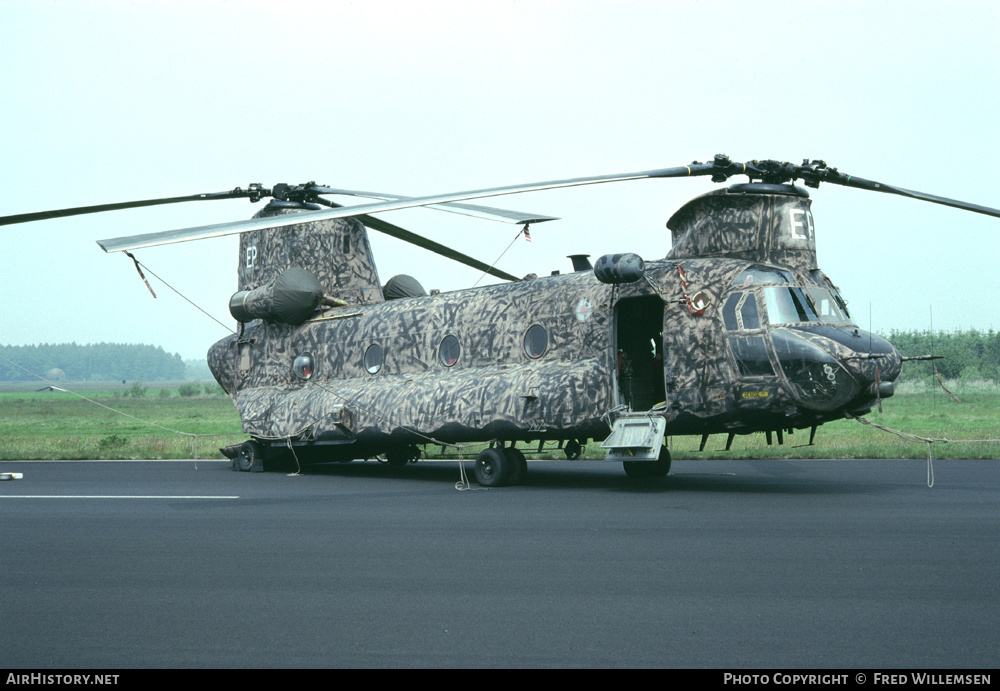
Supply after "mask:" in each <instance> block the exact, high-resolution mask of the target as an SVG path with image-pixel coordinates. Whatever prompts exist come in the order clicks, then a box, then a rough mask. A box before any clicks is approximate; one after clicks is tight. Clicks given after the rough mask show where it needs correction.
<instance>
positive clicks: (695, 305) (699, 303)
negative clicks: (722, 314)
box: [689, 290, 712, 315]
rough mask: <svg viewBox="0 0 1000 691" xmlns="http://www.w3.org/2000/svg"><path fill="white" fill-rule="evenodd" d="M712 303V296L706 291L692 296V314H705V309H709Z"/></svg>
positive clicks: (700, 291)
mask: <svg viewBox="0 0 1000 691" xmlns="http://www.w3.org/2000/svg"><path fill="white" fill-rule="evenodd" d="M710 302H712V296H711V295H709V294H708V293H706V292H705V291H704V290H699V291H698V292H697V293H695V294H694V295H692V296H691V304H690V305H689V307H690V309H691V314H696V315H702V314H705V309H706V308H707V307H708V305H709V303H710Z"/></svg>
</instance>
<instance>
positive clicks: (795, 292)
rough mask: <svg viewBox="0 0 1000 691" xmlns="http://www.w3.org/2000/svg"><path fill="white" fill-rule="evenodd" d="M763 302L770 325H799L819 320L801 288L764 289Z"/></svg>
mask: <svg viewBox="0 0 1000 691" xmlns="http://www.w3.org/2000/svg"><path fill="white" fill-rule="evenodd" d="M764 301H765V303H766V304H767V315H768V318H769V319H770V322H771V324H799V323H802V322H818V321H819V320H820V318H819V315H818V314H816V312H815V310H813V307H812V305H811V304H810V303H809V300H808V298H807V297H806V294H805V293H804V292H803V291H802V289H801V288H796V287H791V288H784V287H774V288H764Z"/></svg>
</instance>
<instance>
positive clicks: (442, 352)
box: [438, 336, 461, 367]
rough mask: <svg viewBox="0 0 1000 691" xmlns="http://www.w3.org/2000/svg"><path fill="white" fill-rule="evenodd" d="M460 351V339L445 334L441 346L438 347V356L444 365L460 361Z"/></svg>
mask: <svg viewBox="0 0 1000 691" xmlns="http://www.w3.org/2000/svg"><path fill="white" fill-rule="evenodd" d="M460 353H461V349H460V348H459V347H458V339H457V338H455V337H454V336H445V337H444V340H443V341H441V347H440V348H438V357H439V358H441V362H442V363H444V366H445V367H451V366H452V365H454V364H455V363H456V362H458V356H459V354H460Z"/></svg>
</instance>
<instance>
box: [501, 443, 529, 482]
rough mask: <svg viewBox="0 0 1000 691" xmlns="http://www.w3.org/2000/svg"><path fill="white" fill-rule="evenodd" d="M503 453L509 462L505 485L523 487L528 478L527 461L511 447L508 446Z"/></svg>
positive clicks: (518, 450)
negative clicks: (508, 474)
mask: <svg viewBox="0 0 1000 691" xmlns="http://www.w3.org/2000/svg"><path fill="white" fill-rule="evenodd" d="M503 452H504V454H505V455H506V456H507V460H508V461H510V477H509V478H508V479H507V484H508V485H523V484H524V481H525V479H526V478H527V477H528V459H527V458H525V457H524V454H523V453H521V450H520V449H515V448H514V447H513V446H508V447H507V448H506V449H504V450H503Z"/></svg>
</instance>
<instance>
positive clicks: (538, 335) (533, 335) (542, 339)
mask: <svg viewBox="0 0 1000 691" xmlns="http://www.w3.org/2000/svg"><path fill="white" fill-rule="evenodd" d="M548 346H549V335H548V333H546V331H545V327H544V326H540V325H538V324H535V325H534V326H532V327H531V328H529V329H528V331H527V333H525V334H524V354H525V355H527V356H528V357H530V358H539V357H542V355H543V354H544V353H545V349H546V348H548Z"/></svg>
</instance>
